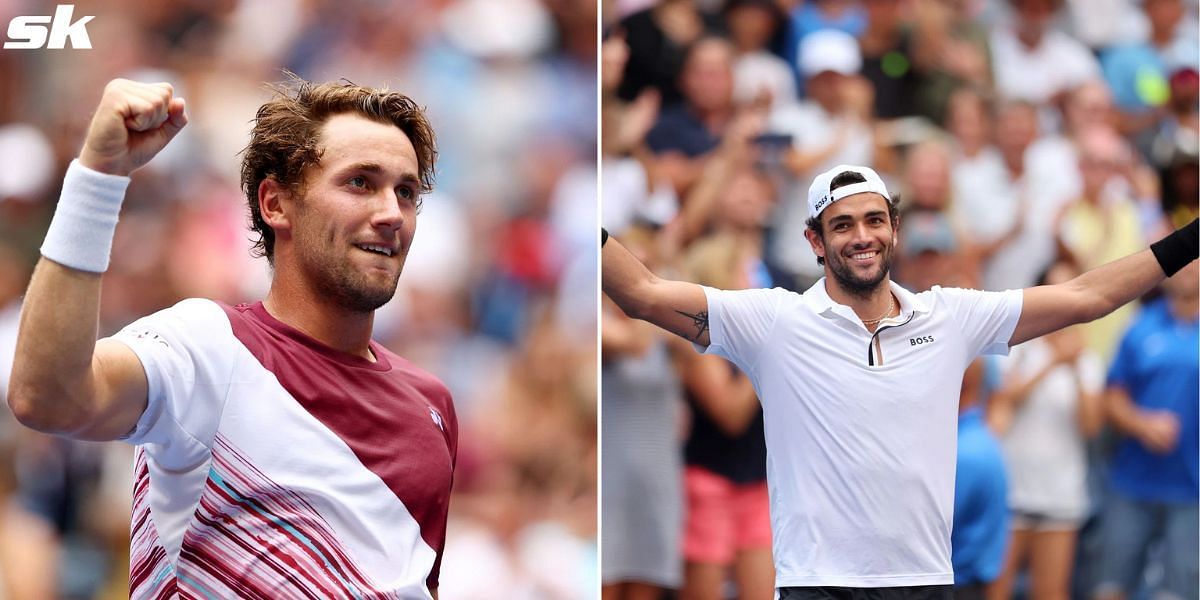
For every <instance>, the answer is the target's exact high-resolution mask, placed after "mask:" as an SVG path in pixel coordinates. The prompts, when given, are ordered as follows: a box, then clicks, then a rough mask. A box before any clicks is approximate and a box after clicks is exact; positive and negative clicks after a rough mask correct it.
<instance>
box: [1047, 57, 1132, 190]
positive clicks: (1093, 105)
mask: <svg viewBox="0 0 1200 600" xmlns="http://www.w3.org/2000/svg"><path fill="white" fill-rule="evenodd" d="M1062 108H1063V110H1062V116H1063V119H1062V127H1061V128H1060V129H1059V130H1058V131H1048V132H1044V134H1043V135H1042V136H1041V137H1040V138H1038V140H1037V141H1036V142H1034V144H1033V146H1032V147H1030V148H1029V153H1028V155H1027V156H1026V157H1025V163H1026V164H1027V165H1029V170H1030V183H1031V184H1033V185H1034V186H1036V188H1037V189H1038V197H1039V199H1040V201H1041V202H1043V203H1046V204H1049V205H1053V206H1055V207H1058V206H1061V205H1063V204H1065V203H1067V202H1070V201H1071V200H1074V199H1075V198H1077V197H1078V196H1079V194H1080V192H1081V191H1082V187H1083V184H1082V182H1081V180H1080V174H1079V137H1080V135H1081V134H1082V133H1083V132H1084V131H1085V130H1087V129H1107V130H1109V131H1111V132H1113V133H1117V129H1116V113H1115V111H1114V110H1113V105H1112V94H1111V93H1110V92H1109V91H1108V88H1107V87H1106V86H1105V85H1104V81H1103V80H1100V79H1092V80H1089V81H1087V82H1085V83H1083V84H1080V85H1078V86H1076V87H1075V88H1072V89H1071V90H1070V91H1069V92H1067V93H1066V96H1065V100H1064V102H1063V105H1062Z"/></svg>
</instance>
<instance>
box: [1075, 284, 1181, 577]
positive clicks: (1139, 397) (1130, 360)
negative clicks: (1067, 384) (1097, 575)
mask: <svg viewBox="0 0 1200 600" xmlns="http://www.w3.org/2000/svg"><path fill="white" fill-rule="evenodd" d="M1163 291H1164V292H1165V298H1163V299H1161V300H1158V301H1156V302H1154V303H1151V304H1149V305H1147V306H1146V307H1145V308H1144V309H1143V310H1142V312H1141V313H1140V314H1139V315H1138V317H1137V318H1136V319H1135V320H1134V322H1133V325H1132V326H1131V327H1130V328H1129V330H1128V332H1127V333H1126V334H1125V337H1124V339H1122V341H1121V345H1120V347H1119V349H1118V350H1117V356H1116V358H1115V359H1114V360H1113V364H1112V367H1111V368H1110V369H1109V374H1108V390H1107V393H1106V398H1105V401H1106V404H1107V406H1106V408H1107V411H1108V414H1109V419H1110V421H1111V423H1112V425H1113V426H1114V427H1115V428H1116V430H1117V431H1118V432H1119V433H1120V434H1122V435H1123V436H1124V438H1123V439H1122V440H1121V441H1120V444H1119V445H1118V446H1117V449H1116V453H1115V455H1114V457H1113V461H1112V469H1111V485H1112V493H1111V495H1110V497H1109V501H1108V503H1107V505H1106V506H1105V509H1104V513H1103V515H1102V525H1101V526H1102V527H1103V531H1104V533H1103V536H1104V548H1103V558H1102V567H1103V568H1102V571H1101V572H1102V579H1101V581H1100V583H1099V584H1098V586H1097V588H1096V589H1095V595H1094V597H1095V598H1096V599H1097V600H1123V599H1124V598H1126V597H1128V596H1129V595H1130V594H1132V593H1133V592H1134V591H1136V590H1137V588H1138V584H1139V582H1140V581H1141V580H1142V574H1143V571H1144V570H1145V565H1146V556H1147V550H1148V549H1149V548H1150V547H1151V545H1152V544H1154V543H1155V542H1160V543H1161V544H1162V546H1163V552H1162V553H1161V556H1162V562H1163V570H1164V572H1163V579H1162V583H1161V590H1159V596H1160V597H1171V598H1196V597H1198V596H1200V589H1198V586H1197V577H1198V574H1200V567H1198V565H1200V543H1198V542H1197V538H1196V531H1197V529H1198V528H1200V520H1198V518H1197V506H1198V502H1200V469H1198V464H1197V462H1198V455H1200V437H1198V435H1197V434H1198V429H1200V427H1198V426H1197V421H1198V420H1200V407H1198V405H1200V268H1198V267H1197V266H1196V265H1195V264H1192V265H1190V266H1188V267H1186V268H1184V269H1183V270H1182V271H1180V272H1179V273H1178V274H1176V275H1175V276H1174V277H1171V278H1170V279H1168V280H1166V281H1165V282H1164V283H1163Z"/></svg>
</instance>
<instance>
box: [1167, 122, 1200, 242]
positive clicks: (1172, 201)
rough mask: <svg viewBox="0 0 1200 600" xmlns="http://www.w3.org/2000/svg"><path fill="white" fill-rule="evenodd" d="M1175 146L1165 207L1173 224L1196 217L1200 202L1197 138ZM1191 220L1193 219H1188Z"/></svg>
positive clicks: (1199, 149) (1168, 168)
mask: <svg viewBox="0 0 1200 600" xmlns="http://www.w3.org/2000/svg"><path fill="white" fill-rule="evenodd" d="M1180 142H1182V143H1180V144H1179V145H1177V146H1176V147H1175V148H1173V151H1172V152H1171V158H1170V159H1169V161H1168V162H1167V166H1166V169H1165V171H1164V175H1163V210H1164V211H1165V212H1166V213H1167V216H1168V218H1169V219H1170V221H1171V224H1172V225H1174V224H1175V223H1180V222H1184V220H1185V219H1195V218H1196V216H1197V213H1200V210H1198V207H1197V204H1200V161H1198V160H1197V151H1200V148H1197V147H1196V146H1197V139H1196V138H1195V137H1193V138H1192V139H1191V140H1190V143H1189V140H1180ZM1187 222H1190V221H1187Z"/></svg>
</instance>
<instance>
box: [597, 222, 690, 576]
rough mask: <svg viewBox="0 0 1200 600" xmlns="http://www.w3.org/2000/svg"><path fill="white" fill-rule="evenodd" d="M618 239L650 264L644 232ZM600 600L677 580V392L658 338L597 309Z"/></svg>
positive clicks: (607, 306)
mask: <svg viewBox="0 0 1200 600" xmlns="http://www.w3.org/2000/svg"><path fill="white" fill-rule="evenodd" d="M622 239H624V240H629V242H630V247H632V248H634V249H636V251H637V252H638V253H639V254H640V255H641V257H642V258H643V260H649V261H650V262H651V264H658V262H659V261H658V260H657V259H656V258H655V255H654V252H653V249H654V248H655V246H656V244H655V242H654V239H653V237H652V235H651V234H650V232H649V230H646V229H633V230H629V231H627V232H626V234H625V235H624V236H623V238H622ZM603 315H604V320H603V327H602V328H601V337H600V340H601V352H602V353H603V357H604V362H603V367H602V369H601V385H602V386H603V389H604V401H603V402H602V403H601V407H600V409H601V413H602V418H603V420H604V429H603V438H604V439H603V441H602V448H603V457H602V460H603V463H604V469H603V471H602V477H603V481H602V487H603V489H604V496H603V498H601V510H602V511H603V514H604V520H603V532H602V533H603V536H604V547H603V549H602V555H601V561H602V566H603V572H602V574H601V581H602V582H603V588H602V598H603V600H652V599H654V598H660V597H662V594H663V591H664V590H668V589H678V588H679V586H680V584H681V583H682V581H683V576H682V570H683V569H682V558H681V551H680V544H681V540H682V539H683V489H682V488H683V477H682V469H683V466H682V461H681V456H680V452H679V443H678V435H677V431H678V423H679V414H680V412H679V411H680V407H681V400H682V392H681V389H680V382H679V378H678V376H677V375H676V374H675V371H674V369H673V368H672V364H671V353H670V350H669V348H668V345H667V340H666V339H665V337H664V336H663V334H662V332H661V331H659V330H657V329H656V328H654V327H653V326H651V325H649V324H648V323H644V322H642V321H636V320H633V319H630V318H629V317H626V316H625V315H624V313H622V312H621V311H620V310H618V309H617V308H616V307H615V306H614V305H613V304H612V303H611V302H610V301H606V302H605V303H604V313H603Z"/></svg>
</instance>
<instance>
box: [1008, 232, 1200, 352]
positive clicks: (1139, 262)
mask: <svg viewBox="0 0 1200 600" xmlns="http://www.w3.org/2000/svg"><path fill="white" fill-rule="evenodd" d="M1196 235H1197V221H1192V222H1191V223H1190V224H1188V225H1185V226H1184V227H1182V228H1180V229H1179V230H1178V231H1176V232H1175V233H1172V234H1171V235H1169V236H1167V237H1166V238H1164V239H1163V240H1161V241H1159V242H1157V243H1155V244H1154V245H1153V248H1154V249H1146V250H1142V251H1140V252H1136V253H1134V254H1131V255H1129V256H1126V257H1124V258H1120V259H1117V260H1115V261H1113V262H1110V263H1108V264H1106V265H1103V266H1100V267H1096V268H1095V269H1092V270H1091V271H1088V272H1086V273H1084V274H1082V275H1080V276H1078V277H1076V278H1074V279H1072V280H1070V281H1068V282H1066V283H1061V284H1058V285H1042V286H1038V287H1032V288H1027V289H1025V290H1024V297H1023V299H1022V306H1021V318H1020V319H1019V320H1018V321H1017V327H1016V330H1014V331H1013V335H1012V339H1011V340H1010V341H1009V344H1008V345H1009V346H1016V345H1017V344H1020V343H1022V342H1026V341H1028V340H1031V339H1033V338H1035V337H1038V336H1042V335H1045V334H1047V333H1050V332H1051V331H1056V330H1059V329H1062V328H1063V327H1067V326H1070V325H1074V324H1076V323H1086V322H1088V321H1094V320H1096V319H1099V318H1100V317H1103V316H1105V315H1107V314H1109V313H1111V312H1113V311H1114V310H1117V309H1118V308H1120V307H1122V306H1124V305H1125V304H1128V303H1129V302H1132V301H1133V300H1136V299H1137V298H1139V297H1141V296H1142V295H1143V294H1145V293H1146V292H1149V291H1150V290H1151V289H1153V288H1154V286H1156V285H1158V284H1159V283H1161V282H1162V280H1163V279H1166V277H1167V273H1166V272H1165V271H1164V270H1165V269H1167V268H1168V267H1165V266H1164V264H1163V261H1168V263H1171V264H1170V265H1169V266H1170V268H1172V269H1173V270H1171V274H1174V273H1175V272H1176V271H1178V269H1180V268H1182V267H1183V266H1185V265H1187V264H1189V263H1190V262H1192V261H1194V260H1196Z"/></svg>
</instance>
